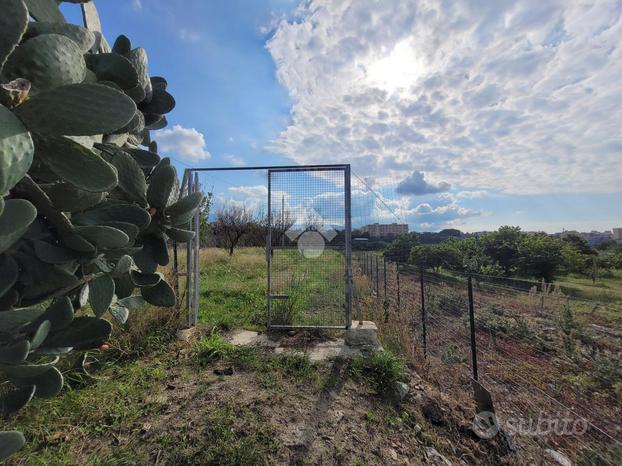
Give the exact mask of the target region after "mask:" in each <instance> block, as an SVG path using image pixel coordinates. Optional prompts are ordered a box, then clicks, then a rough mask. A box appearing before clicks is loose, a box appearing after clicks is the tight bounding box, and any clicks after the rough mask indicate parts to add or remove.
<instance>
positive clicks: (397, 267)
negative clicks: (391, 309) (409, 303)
mask: <svg viewBox="0 0 622 466" xmlns="http://www.w3.org/2000/svg"><path fill="white" fill-rule="evenodd" d="M395 270H396V279H397V310H398V312H399V310H400V263H399V262H396V263H395Z"/></svg>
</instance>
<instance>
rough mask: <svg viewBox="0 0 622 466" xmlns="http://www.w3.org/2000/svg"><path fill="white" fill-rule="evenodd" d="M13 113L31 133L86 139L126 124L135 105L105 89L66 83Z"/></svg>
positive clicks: (123, 95)
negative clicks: (83, 137)
mask: <svg viewBox="0 0 622 466" xmlns="http://www.w3.org/2000/svg"><path fill="white" fill-rule="evenodd" d="M15 111H16V113H17V114H18V116H19V117H20V119H21V120H22V121H23V122H24V124H25V125H26V127H27V128H28V129H30V130H31V131H36V132H38V133H41V134H55V135H64V136H90V135H94V134H107V133H111V132H113V131H115V130H117V129H119V128H122V127H123V126H125V125H127V124H128V123H129V122H130V120H131V119H132V118H133V117H134V113H135V112H136V104H135V103H134V102H133V101H132V99H130V98H129V97H127V96H126V95H125V94H123V93H121V92H119V91H116V90H114V89H112V88H110V87H108V86H103V85H101V84H69V85H66V86H60V87H56V88H54V89H52V90H48V91H44V92H41V93H39V94H37V95H36V96H34V97H32V98H31V99H28V100H27V101H26V102H24V103H23V104H21V105H19V106H18V107H17V108H16V109H15ZM50 115H54V118H50Z"/></svg>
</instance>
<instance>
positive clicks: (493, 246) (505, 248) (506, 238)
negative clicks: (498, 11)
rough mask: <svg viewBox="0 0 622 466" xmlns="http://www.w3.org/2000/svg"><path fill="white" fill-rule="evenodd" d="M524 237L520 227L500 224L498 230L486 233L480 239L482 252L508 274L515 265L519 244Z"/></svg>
mask: <svg viewBox="0 0 622 466" xmlns="http://www.w3.org/2000/svg"><path fill="white" fill-rule="evenodd" d="M524 237H525V234H524V233H523V232H522V231H521V229H520V227H510V226H502V227H501V228H499V230H498V231H493V232H492V233H488V234H487V235H485V236H484V237H483V238H482V239H483V242H484V252H485V253H486V255H488V256H489V257H490V258H491V259H492V261H493V262H494V263H497V264H498V265H499V266H500V267H501V268H502V269H503V272H504V273H505V274H506V275H510V274H511V273H512V272H513V271H514V270H515V269H516V266H517V261H518V258H519V251H518V248H519V244H520V242H521V240H522V239H523V238H524Z"/></svg>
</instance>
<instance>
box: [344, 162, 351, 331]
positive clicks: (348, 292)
mask: <svg viewBox="0 0 622 466" xmlns="http://www.w3.org/2000/svg"><path fill="white" fill-rule="evenodd" d="M343 177H344V190H345V193H344V196H345V217H346V218H345V224H346V225H345V226H346V231H345V243H346V277H345V279H346V328H350V327H352V280H353V278H352V243H351V240H352V203H351V201H352V190H351V186H350V165H347V166H346V168H345V170H344V173H343Z"/></svg>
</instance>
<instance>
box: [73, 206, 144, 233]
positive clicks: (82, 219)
mask: <svg viewBox="0 0 622 466" xmlns="http://www.w3.org/2000/svg"><path fill="white" fill-rule="evenodd" d="M71 221H72V222H73V223H74V224H76V225H99V224H102V223H107V222H127V223H132V224H134V225H136V226H137V227H138V228H139V229H140V230H144V229H145V228H147V226H149V223H150V222H151V216H150V215H149V213H148V212H147V211H146V210H145V209H142V208H141V207H138V206H137V205H135V204H130V203H124V202H113V201H111V200H108V201H106V202H102V203H101V204H98V205H97V206H95V207H93V208H91V209H88V210H85V211H84V212H80V213H78V214H75V215H73V216H72V218H71Z"/></svg>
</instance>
